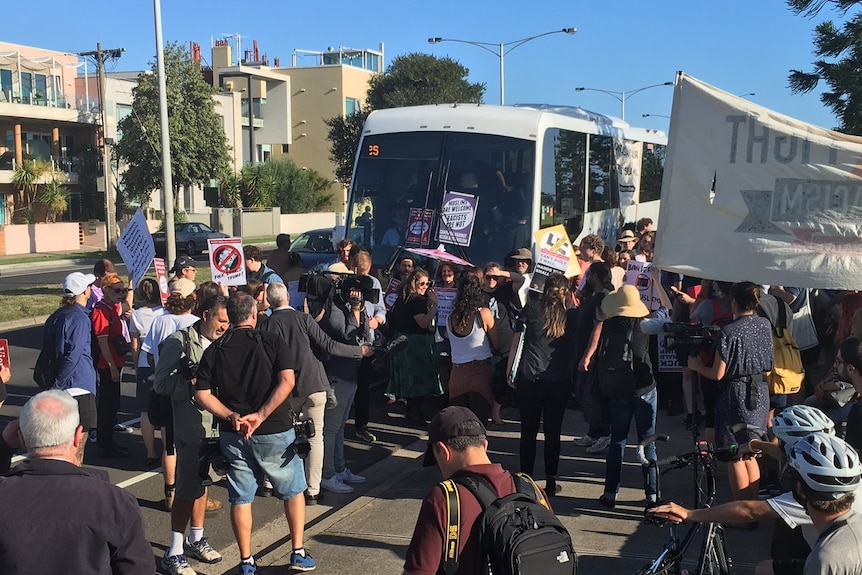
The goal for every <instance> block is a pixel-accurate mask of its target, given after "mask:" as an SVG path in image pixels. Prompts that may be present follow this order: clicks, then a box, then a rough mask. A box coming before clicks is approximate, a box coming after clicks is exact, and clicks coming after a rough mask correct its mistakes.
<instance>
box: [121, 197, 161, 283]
mask: <svg viewBox="0 0 862 575" xmlns="http://www.w3.org/2000/svg"><path fill="white" fill-rule="evenodd" d="M117 251H118V252H120V257H121V258H123V263H124V264H126V269H127V270H129V275H130V276H131V277H132V287H134V286H136V285H138V282H139V281H141V278H143V277H144V274H146V273H147V270H148V269H150V264H151V263H153V258H154V257H156V246H155V244H153V236H151V235H150V229H149V228H148V227H147V219H146V218H145V217H144V212H142V211H141V209H140V208H138V211H137V212H135V215H134V216H133V217H132V221H130V222H129V225H127V226H126V229H125V230H123V234H122V235H121V236H120V239H119V240H118V241H117Z"/></svg>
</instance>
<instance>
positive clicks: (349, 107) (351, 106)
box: [344, 98, 362, 116]
mask: <svg viewBox="0 0 862 575" xmlns="http://www.w3.org/2000/svg"><path fill="white" fill-rule="evenodd" d="M361 111H362V102H360V101H359V100H358V99H357V98H344V115H345V116H352V115H353V114H356V113H357V112H361Z"/></svg>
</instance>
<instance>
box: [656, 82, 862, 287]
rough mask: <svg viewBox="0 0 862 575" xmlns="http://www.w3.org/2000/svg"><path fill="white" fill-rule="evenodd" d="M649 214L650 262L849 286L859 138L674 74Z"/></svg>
mask: <svg viewBox="0 0 862 575" xmlns="http://www.w3.org/2000/svg"><path fill="white" fill-rule="evenodd" d="M657 224H658V229H659V230H660V233H659V234H658V237H657V241H658V243H657V245H656V249H655V259H654V263H655V265H656V266H658V267H660V268H661V269H663V270H670V271H674V272H677V273H682V274H687V275H691V276H695V277H702V278H708V279H717V280H724V281H733V282H737V281H743V280H751V281H754V282H755V283H759V284H769V285H786V286H803V287H808V288H827V289H858V288H859V278H860V277H862V138H860V137H856V136H849V135H846V134H840V133H838V132H833V131H831V130H826V129H824V128H818V127H817V126H813V125H810V124H806V123H804V122H801V121H799V120H795V119H793V118H790V117H788V116H784V115H782V114H779V113H777V112H774V111H772V110H769V109H767V108H764V107H763V106H758V105H757V104H754V103H752V102H748V101H746V100H744V99H742V98H740V97H738V96H734V95H733V94H729V93H727V92H724V91H722V90H719V89H718V88H714V87H712V86H709V85H708V84H705V83H703V82H700V81H698V80H696V79H694V78H692V77H690V76H686V75H685V74H682V73H680V74H678V76H677V81H676V87H675V89H674V97H673V109H672V112H671V122H670V134H669V136H668V146H667V160H666V163H665V170H664V179H663V182H662V191H661V208H660V211H659V220H658V222H657ZM704 242H707V243H706V244H705V243H704ZM705 245H708V246H709V249H708V250H707V251H708V253H709V256H708V257H705V256H704V253H705V252H704V247H705Z"/></svg>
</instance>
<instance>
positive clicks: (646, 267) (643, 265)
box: [623, 260, 661, 310]
mask: <svg viewBox="0 0 862 575" xmlns="http://www.w3.org/2000/svg"><path fill="white" fill-rule="evenodd" d="M651 271H652V264H650V263H647V262H639V261H635V260H629V261H628V262H626V275H625V278H624V279H623V283H624V284H628V285H632V286H635V287H636V288H638V293H639V294H640V296H641V301H642V302H644V304H646V306H647V307H648V308H649V309H651V310H656V309H658V308H660V307H661V300H660V299H659V298H658V292H657V291H656V287H657V288H658V289H661V286H654V285H653V281H652V274H651V273H650V272H651Z"/></svg>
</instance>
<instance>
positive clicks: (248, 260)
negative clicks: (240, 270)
mask: <svg viewBox="0 0 862 575" xmlns="http://www.w3.org/2000/svg"><path fill="white" fill-rule="evenodd" d="M242 255H243V257H244V258H245V277H246V280H257V281H260V282H263V283H265V284H271V283H280V284H282V283H284V280H283V279H281V276H280V275H278V274H277V273H276V272H275V270H273V269H270V268H269V267H267V265H266V264H265V263H263V255H262V254H261V253H260V248H259V247H257V246H243V248H242Z"/></svg>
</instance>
